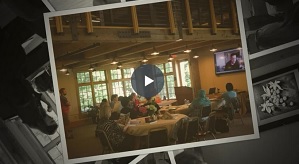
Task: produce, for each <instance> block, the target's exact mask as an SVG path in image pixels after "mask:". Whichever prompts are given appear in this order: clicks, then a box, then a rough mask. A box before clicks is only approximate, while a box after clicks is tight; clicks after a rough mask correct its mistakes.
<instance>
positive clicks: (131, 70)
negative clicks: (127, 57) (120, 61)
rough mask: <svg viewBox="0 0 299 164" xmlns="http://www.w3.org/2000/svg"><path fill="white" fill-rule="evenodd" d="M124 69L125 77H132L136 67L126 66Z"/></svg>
mask: <svg viewBox="0 0 299 164" xmlns="http://www.w3.org/2000/svg"><path fill="white" fill-rule="evenodd" d="M123 71H124V78H131V76H132V74H133V72H134V68H126V69H123Z"/></svg>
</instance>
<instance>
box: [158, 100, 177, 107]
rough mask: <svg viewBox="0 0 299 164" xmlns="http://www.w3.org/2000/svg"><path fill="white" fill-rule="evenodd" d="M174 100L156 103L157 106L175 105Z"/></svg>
mask: <svg viewBox="0 0 299 164" xmlns="http://www.w3.org/2000/svg"><path fill="white" fill-rule="evenodd" d="M175 102H176V100H163V101H161V102H160V103H158V105H159V106H169V105H172V104H173V103H175Z"/></svg>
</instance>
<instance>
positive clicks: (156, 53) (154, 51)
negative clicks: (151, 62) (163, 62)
mask: <svg viewBox="0 0 299 164" xmlns="http://www.w3.org/2000/svg"><path fill="white" fill-rule="evenodd" d="M151 55H153V56H155V55H159V52H158V51H157V49H156V47H154V48H153V52H152V53H151Z"/></svg>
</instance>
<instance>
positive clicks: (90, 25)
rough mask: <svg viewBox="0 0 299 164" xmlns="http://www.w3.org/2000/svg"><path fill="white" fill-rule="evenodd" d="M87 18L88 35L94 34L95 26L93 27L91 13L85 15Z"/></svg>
mask: <svg viewBox="0 0 299 164" xmlns="http://www.w3.org/2000/svg"><path fill="white" fill-rule="evenodd" d="M85 16H86V29H87V33H92V32H93V25H92V18H91V12H87V13H85Z"/></svg>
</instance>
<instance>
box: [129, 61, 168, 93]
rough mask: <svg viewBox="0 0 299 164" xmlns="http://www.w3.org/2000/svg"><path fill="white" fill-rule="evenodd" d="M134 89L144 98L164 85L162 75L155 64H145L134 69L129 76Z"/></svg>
mask: <svg viewBox="0 0 299 164" xmlns="http://www.w3.org/2000/svg"><path fill="white" fill-rule="evenodd" d="M131 84H132V87H133V89H134V91H135V92H136V93H137V94H138V95H140V96H143V97H145V98H150V97H153V96H155V95H157V94H158V93H159V92H161V90H162V89H163V86H164V75H163V73H162V71H161V70H160V69H159V68H158V67H156V66H155V65H151V64H145V65H141V66H139V67H138V68H136V69H135V70H134V73H133V74H132V77H131Z"/></svg>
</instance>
